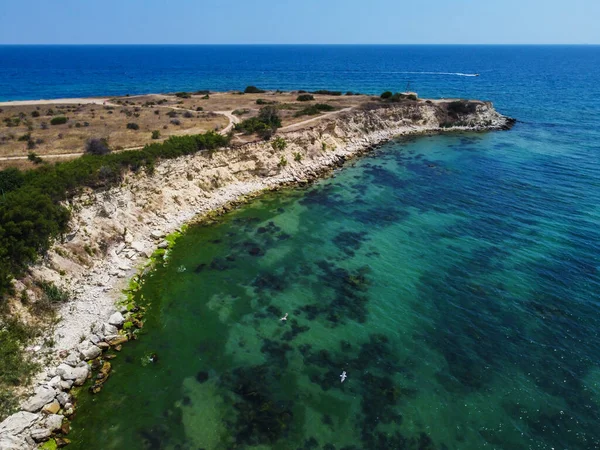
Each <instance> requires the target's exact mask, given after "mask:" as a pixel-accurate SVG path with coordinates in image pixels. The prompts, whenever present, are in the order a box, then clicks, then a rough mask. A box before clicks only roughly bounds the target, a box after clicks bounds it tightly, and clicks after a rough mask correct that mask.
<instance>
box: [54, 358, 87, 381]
mask: <svg viewBox="0 0 600 450" xmlns="http://www.w3.org/2000/svg"><path fill="white" fill-rule="evenodd" d="M83 364H84V365H83V366H77V367H71V366H69V365H67V364H61V365H60V366H58V367H57V368H56V373H57V374H59V375H60V376H61V378H62V379H63V380H65V381H68V380H72V381H73V383H74V384H75V385H76V386H81V385H82V384H83V383H84V382H85V380H86V379H87V377H88V374H89V372H90V368H89V366H88V365H87V364H85V363H83Z"/></svg>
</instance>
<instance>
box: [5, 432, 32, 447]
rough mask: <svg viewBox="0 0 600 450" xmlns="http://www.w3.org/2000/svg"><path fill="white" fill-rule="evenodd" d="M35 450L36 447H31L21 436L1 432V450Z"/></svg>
mask: <svg viewBox="0 0 600 450" xmlns="http://www.w3.org/2000/svg"><path fill="white" fill-rule="evenodd" d="M34 448H35V446H33V445H29V444H28V443H27V441H26V440H25V439H24V438H23V437H21V436H13V435H10V434H2V433H1V432H0V450H25V449H27V450H29V449H34Z"/></svg>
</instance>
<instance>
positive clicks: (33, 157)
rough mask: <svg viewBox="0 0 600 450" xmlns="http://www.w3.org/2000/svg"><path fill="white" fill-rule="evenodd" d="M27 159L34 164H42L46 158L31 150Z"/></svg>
mask: <svg viewBox="0 0 600 450" xmlns="http://www.w3.org/2000/svg"><path fill="white" fill-rule="evenodd" d="M27 159H28V160H29V161H31V162H32V163H34V164H41V163H43V162H44V160H43V159H42V158H40V157H39V156H38V154H37V153H34V152H30V153H29V154H28V155H27Z"/></svg>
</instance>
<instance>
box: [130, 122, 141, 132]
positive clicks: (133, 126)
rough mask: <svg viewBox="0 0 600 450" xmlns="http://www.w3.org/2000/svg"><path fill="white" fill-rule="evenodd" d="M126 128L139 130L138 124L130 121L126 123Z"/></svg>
mask: <svg viewBox="0 0 600 450" xmlns="http://www.w3.org/2000/svg"><path fill="white" fill-rule="evenodd" d="M127 129H128V130H139V129H140V126H139V125H138V124H137V123H134V122H130V123H128V124H127Z"/></svg>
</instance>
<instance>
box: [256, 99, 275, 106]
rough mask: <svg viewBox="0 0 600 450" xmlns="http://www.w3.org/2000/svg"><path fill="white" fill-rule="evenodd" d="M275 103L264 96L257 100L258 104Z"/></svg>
mask: <svg viewBox="0 0 600 450" xmlns="http://www.w3.org/2000/svg"><path fill="white" fill-rule="evenodd" d="M274 103H275V102H270V101H268V100H265V99H264V98H259V99H257V100H256V104H257V105H272V104H274Z"/></svg>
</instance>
